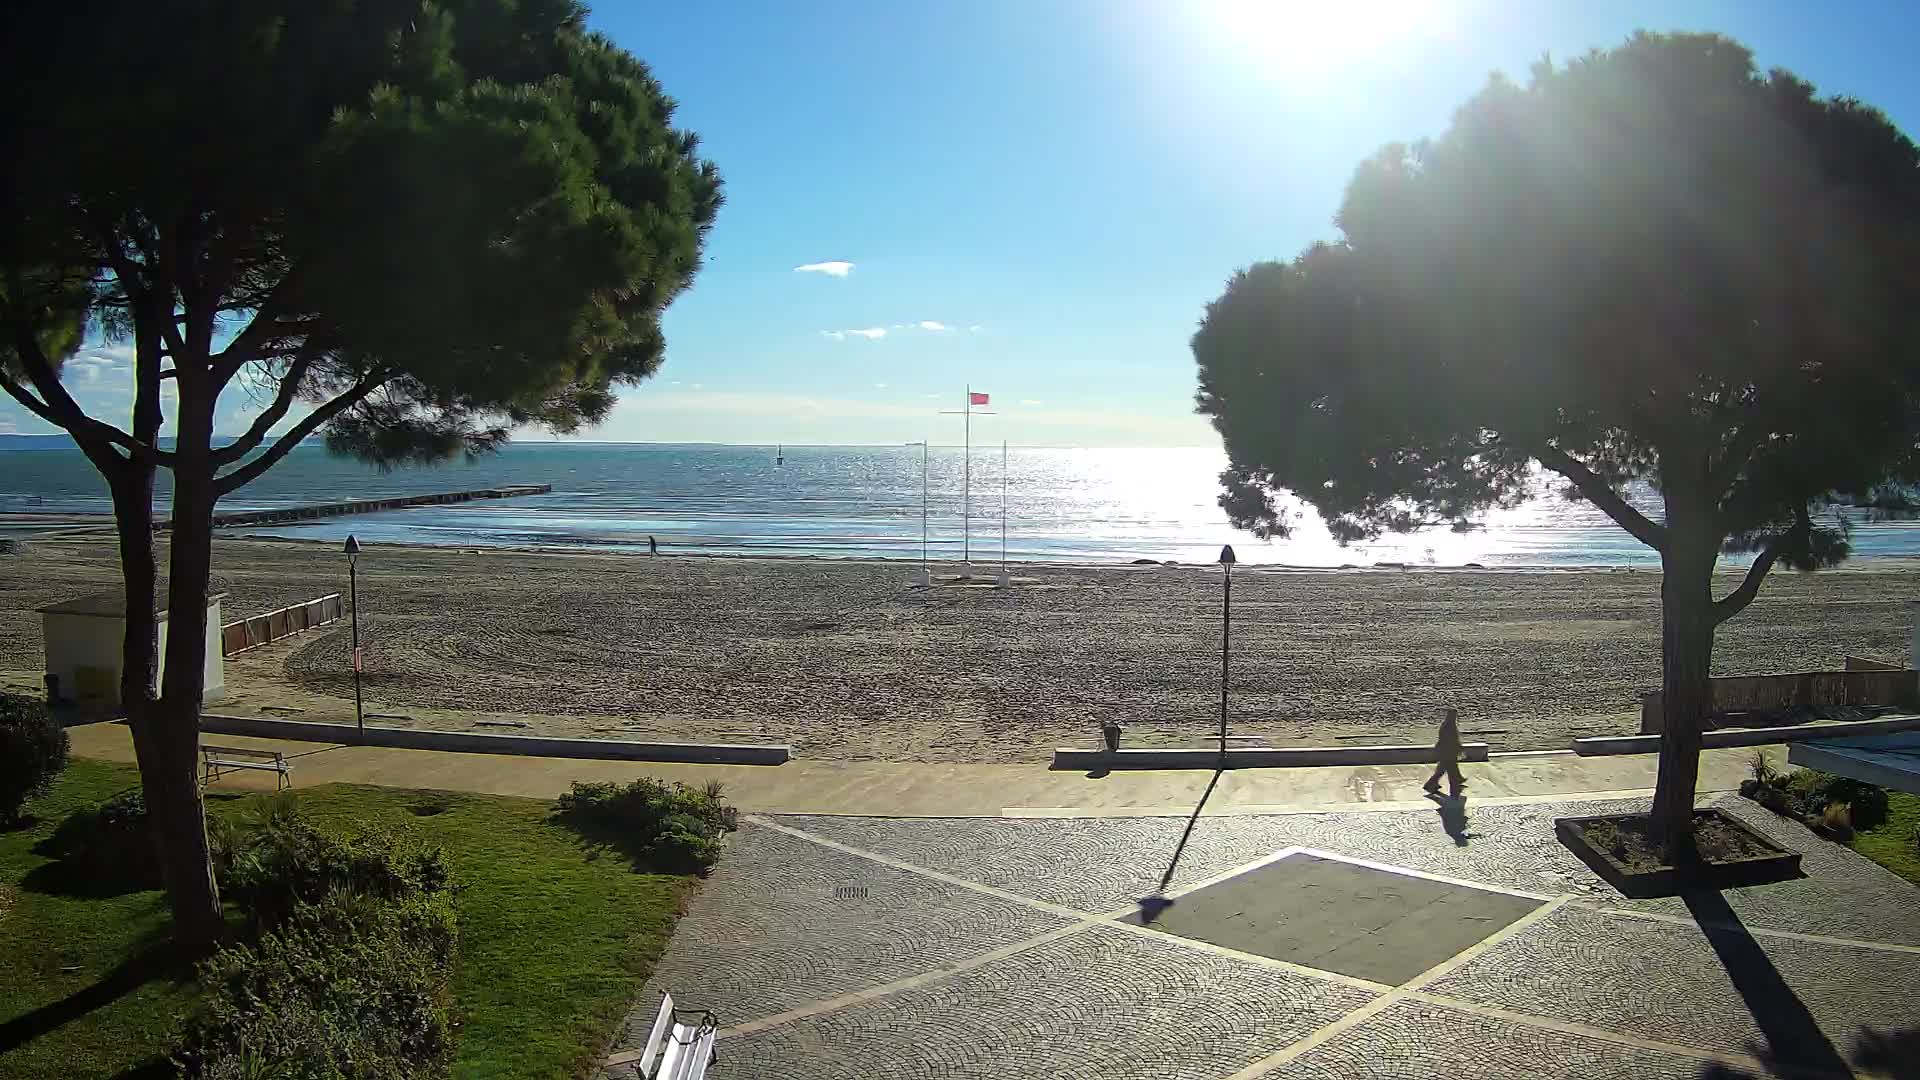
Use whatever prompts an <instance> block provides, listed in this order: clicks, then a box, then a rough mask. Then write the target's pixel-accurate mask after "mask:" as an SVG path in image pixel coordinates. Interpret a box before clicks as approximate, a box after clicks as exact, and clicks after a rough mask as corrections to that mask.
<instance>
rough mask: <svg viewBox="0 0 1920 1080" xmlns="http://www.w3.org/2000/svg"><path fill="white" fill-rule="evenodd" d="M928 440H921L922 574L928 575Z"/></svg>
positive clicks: (923, 576)
mask: <svg viewBox="0 0 1920 1080" xmlns="http://www.w3.org/2000/svg"><path fill="white" fill-rule="evenodd" d="M927 573H928V571H927V440H925V439H921V440H920V576H921V577H922V578H923V579H924V578H925V577H926V576H927Z"/></svg>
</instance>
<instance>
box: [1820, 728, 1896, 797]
mask: <svg viewBox="0 0 1920 1080" xmlns="http://www.w3.org/2000/svg"><path fill="white" fill-rule="evenodd" d="M1787 760H1788V761H1789V762H1791V763H1792V764H1795V765H1800V766H1804V767H1806V768H1809V769H1819V770H1820V771H1821V772H1830V773H1837V774H1839V775H1841V776H1847V777H1852V778H1853V779H1855V780H1861V781H1864V782H1866V783H1869V784H1877V785H1879V786H1880V787H1883V788H1891V789H1893V790H1895V791H1910V792H1913V793H1914V794H1916V795H1920V731H1902V732H1899V733H1897V734H1893V735H1860V736H1856V737H1854V738H1851V739H1820V740H1813V741H1808V742H1797V743H1793V744H1791V745H1789V746H1788V747H1787Z"/></svg>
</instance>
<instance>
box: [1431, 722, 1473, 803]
mask: <svg viewBox="0 0 1920 1080" xmlns="http://www.w3.org/2000/svg"><path fill="white" fill-rule="evenodd" d="M1460 751H1461V746H1460V715H1459V714H1458V713H1456V712H1454V711H1453V710H1452V709H1441V710H1440V738H1439V739H1438V740H1437V741H1435V742H1434V744H1433V754H1434V757H1436V758H1438V759H1439V761H1440V764H1438V765H1436V766H1434V769H1433V775H1432V776H1430V777H1428V778H1427V783H1426V788H1427V794H1429V795H1438V794H1439V793H1440V778H1441V777H1442V776H1445V777H1446V778H1447V789H1448V793H1449V794H1451V795H1453V796H1454V797H1456V798H1458V797H1459V795H1460V790H1461V789H1462V788H1464V787H1466V786H1467V779H1466V777H1464V776H1461V775H1460Z"/></svg>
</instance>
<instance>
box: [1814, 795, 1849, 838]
mask: <svg viewBox="0 0 1920 1080" xmlns="http://www.w3.org/2000/svg"><path fill="white" fill-rule="evenodd" d="M1820 824H1821V826H1822V827H1823V828H1824V829H1825V830H1826V831H1827V833H1828V834H1829V835H1831V836H1834V837H1836V838H1838V839H1841V840H1847V839H1851V838H1852V836H1853V808H1852V807H1850V806H1848V805H1847V804H1846V803H1843V802H1830V803H1828V804H1827V805H1826V807H1825V808H1824V809H1822V810H1821V811H1820Z"/></svg>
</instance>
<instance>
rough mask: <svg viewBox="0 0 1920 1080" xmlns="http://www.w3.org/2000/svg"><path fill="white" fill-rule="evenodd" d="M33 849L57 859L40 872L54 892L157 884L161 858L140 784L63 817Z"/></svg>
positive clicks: (116, 890) (100, 892) (117, 890)
mask: <svg viewBox="0 0 1920 1080" xmlns="http://www.w3.org/2000/svg"><path fill="white" fill-rule="evenodd" d="M33 850H34V853H35V854H39V855H46V856H48V857H50V858H52V859H53V860H55V861H54V862H53V863H52V864H50V865H49V866H47V867H46V868H45V869H44V870H43V871H42V873H43V875H44V877H45V880H46V881H47V883H48V884H49V885H50V886H52V887H53V888H54V889H55V890H56V891H60V892H68V893H77V894H81V895H88V896H117V895H120V894H122V893H129V892H139V891H140V890H142V889H157V888H159V887H160V859H159V857H158V856H157V855H156V854H155V852H154V847H153V832H152V830H151V829H150V828H149V827H148V825H147V801H146V799H145V798H143V797H142V796H141V794H140V789H138V788H134V789H132V790H130V791H123V792H121V793H120V794H118V795H115V796H113V797H112V798H110V799H108V800H107V801H106V802H103V803H101V804H100V805H98V806H95V807H93V808H91V809H87V810H76V811H74V812H73V813H72V814H69V815H67V819H66V820H65V821H62V822H61V823H60V827H59V828H57V829H55V830H54V831H53V835H52V836H49V837H47V838H46V839H45V840H43V841H41V842H40V843H38V844H36V845H34V849H33Z"/></svg>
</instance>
